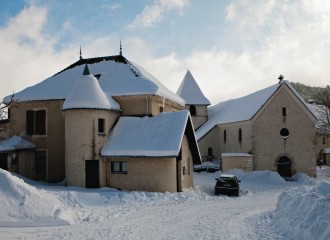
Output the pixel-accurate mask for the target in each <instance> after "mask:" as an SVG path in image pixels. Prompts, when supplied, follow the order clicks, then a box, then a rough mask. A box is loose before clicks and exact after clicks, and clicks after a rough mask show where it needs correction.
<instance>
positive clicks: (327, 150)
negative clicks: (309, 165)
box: [321, 148, 330, 154]
mask: <svg viewBox="0 0 330 240" xmlns="http://www.w3.org/2000/svg"><path fill="white" fill-rule="evenodd" d="M321 153H325V154H329V153H330V148H323V149H322V151H321Z"/></svg>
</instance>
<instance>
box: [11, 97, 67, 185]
mask: <svg viewBox="0 0 330 240" xmlns="http://www.w3.org/2000/svg"><path fill="white" fill-rule="evenodd" d="M63 103H64V100H51V101H30V102H19V103H15V105H16V106H17V107H11V109H10V121H11V124H12V129H11V132H12V133H13V135H17V136H20V135H21V134H22V137H23V138H24V139H26V140H28V141H30V142H32V143H34V144H35V145H36V149H35V150H36V151H46V153H47V158H46V181H47V182H50V183H52V182H59V181H63V179H64V176H65V175H64V162H65V155H64V151H65V137H64V135H65V134H64V115H63V114H62V106H63ZM27 110H33V111H37V110H46V134H45V135H36V134H34V135H26V134H25V133H26V111H27ZM10 137H12V136H10ZM18 173H19V174H20V172H18ZM31 176H32V179H34V178H35V176H33V174H31Z"/></svg>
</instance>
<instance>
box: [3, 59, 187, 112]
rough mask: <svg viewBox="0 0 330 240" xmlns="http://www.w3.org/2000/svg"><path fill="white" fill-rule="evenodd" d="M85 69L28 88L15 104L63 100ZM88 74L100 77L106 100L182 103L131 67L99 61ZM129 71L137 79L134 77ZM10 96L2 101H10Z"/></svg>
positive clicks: (143, 73) (180, 99)
mask: <svg viewBox="0 0 330 240" xmlns="http://www.w3.org/2000/svg"><path fill="white" fill-rule="evenodd" d="M84 67H85V65H80V66H77V67H75V68H72V69H68V70H66V71H64V72H62V73H60V74H58V75H56V76H54V77H49V78H47V79H45V80H44V81H42V82H40V83H38V84H36V85H34V86H31V87H28V88H26V89H24V90H22V91H21V92H18V93H16V94H15V100H18V101H20V102H24V101H36V100H55V99H66V97H67V96H68V95H69V93H70V92H71V90H72V88H73V86H74V85H75V82H76V80H77V79H78V78H79V77H80V76H81V74H82V72H83V71H84ZM88 67H89V70H90V72H91V74H93V75H97V74H101V77H100V78H99V80H98V82H99V84H100V87H101V88H102V90H103V92H104V93H105V94H106V95H110V96H132V95H145V94H155V95H158V96H161V97H165V98H168V99H170V100H172V101H173V102H175V103H178V104H180V105H182V106H184V105H185V101H184V100H183V99H182V98H181V97H179V96H178V95H176V94H175V93H173V92H171V91H170V90H169V89H168V88H166V87H165V86H164V85H163V84H161V83H160V82H159V81H158V80H157V79H156V78H155V77H153V76H152V75H151V74H149V73H148V72H147V71H146V70H144V69H143V68H142V67H140V66H139V65H137V64H135V63H130V64H129V65H128V64H123V63H119V62H115V61H101V62H98V63H94V64H90V65H88ZM132 68H134V70H135V71H136V73H137V74H138V75H139V77H136V76H135V74H134V72H133V71H132ZM10 98H11V96H7V97H5V98H4V102H8V101H10Z"/></svg>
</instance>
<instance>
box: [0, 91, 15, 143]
mask: <svg viewBox="0 0 330 240" xmlns="http://www.w3.org/2000/svg"><path fill="white" fill-rule="evenodd" d="M16 101H17V100H15V99H14V94H13V95H12V96H11V99H10V101H9V102H7V103H4V102H0V134H1V135H2V136H4V135H9V133H10V129H11V128H12V125H13V121H9V117H10V116H9V107H16V106H15V102H16ZM0 138H1V137H0Z"/></svg>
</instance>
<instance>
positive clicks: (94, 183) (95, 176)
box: [85, 160, 100, 188]
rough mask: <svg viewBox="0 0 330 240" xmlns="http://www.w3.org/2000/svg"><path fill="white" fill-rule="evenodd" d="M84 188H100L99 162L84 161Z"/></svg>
mask: <svg viewBox="0 0 330 240" xmlns="http://www.w3.org/2000/svg"><path fill="white" fill-rule="evenodd" d="M85 176H86V188H99V187H100V183H99V182H100V171H99V160H86V161H85Z"/></svg>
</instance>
